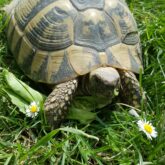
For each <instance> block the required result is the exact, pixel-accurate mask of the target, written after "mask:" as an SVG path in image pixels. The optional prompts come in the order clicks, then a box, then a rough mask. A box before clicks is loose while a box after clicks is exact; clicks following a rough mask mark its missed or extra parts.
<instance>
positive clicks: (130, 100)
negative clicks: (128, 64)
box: [119, 70, 142, 108]
mask: <svg viewBox="0 0 165 165" xmlns="http://www.w3.org/2000/svg"><path fill="white" fill-rule="evenodd" d="M119 74H120V77H121V90H120V94H121V97H122V100H123V102H124V103H126V104H128V105H131V106H133V107H136V108H139V107H140V105H141V100H142V93H141V89H140V85H139V82H138V80H137V79H136V76H135V74H134V73H132V72H130V71H122V70H120V71H119Z"/></svg>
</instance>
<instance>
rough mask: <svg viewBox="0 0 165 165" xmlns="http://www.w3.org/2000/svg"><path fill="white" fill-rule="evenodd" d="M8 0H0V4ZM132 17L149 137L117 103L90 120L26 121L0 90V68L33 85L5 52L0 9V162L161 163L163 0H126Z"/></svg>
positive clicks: (164, 141)
mask: <svg viewBox="0 0 165 165" xmlns="http://www.w3.org/2000/svg"><path fill="white" fill-rule="evenodd" d="M8 2H9V0H0V7H2V6H4V5H5V4H6V3H8ZM127 2H128V5H129V7H130V10H131V11H132V12H133V14H134V17H135V19H136V21H137V24H138V28H139V33H140V37H141V46H142V52H143V65H144V74H143V75H142V76H141V78H140V81H141V84H142V86H143V89H144V91H145V93H146V97H147V102H146V103H144V104H143V105H142V106H141V108H140V109H141V113H140V116H141V117H142V118H145V119H146V120H148V121H150V122H151V123H152V124H153V126H155V128H156V130H157V132H158V136H157V137H156V138H153V139H152V140H150V139H148V138H147V137H146V135H145V134H144V133H143V132H141V131H139V128H138V126H137V119H136V118H135V117H134V116H131V115H130V114H129V108H127V107H125V106H122V105H118V104H117V105H115V104H114V103H113V105H111V106H108V107H106V108H104V109H102V110H99V111H98V112H99V113H98V115H97V117H96V119H95V120H94V121H93V122H91V123H85V124H84V123H80V122H78V121H75V120H66V121H65V122H64V123H62V125H61V128H59V129H56V130H53V131H50V130H48V129H47V125H46V124H45V121H44V119H43V117H42V115H39V116H38V117H37V118H34V119H30V118H28V117H26V116H25V115H24V114H22V113H21V112H20V111H19V109H18V108H17V107H16V106H15V105H13V104H12V103H11V101H10V98H9V97H8V96H7V95H6V94H5V92H4V90H3V89H4V82H3V81H4V80H3V75H2V72H1V71H2V69H4V68H5V69H8V70H10V71H11V72H12V73H14V74H15V75H16V76H17V77H18V78H19V79H21V80H22V81H24V82H26V83H27V84H29V85H30V86H32V87H33V88H35V89H37V90H40V92H41V91H42V88H36V87H37V86H38V85H37V83H34V82H32V81H31V80H29V79H28V78H27V77H26V76H24V75H23V73H22V72H21V71H20V69H19V68H18V66H17V64H16V63H15V61H14V58H13V56H12V54H11V53H10V52H9V50H8V48H7V43H6V37H5V32H4V31H5V21H4V13H3V12H2V11H1V12H0V81H1V83H0V164H4V165H8V164H9V165H14V164H15V165H18V164H34V165H35V164H36V165H38V164H44V165H45V164H52V165H54V164H60V165H97V164H98V165H109V164H110V165H137V164H139V165H146V164H153V165H164V164H165V2H164V1H163V0H153V1H148V0H142V1H138V0H128V1H127Z"/></svg>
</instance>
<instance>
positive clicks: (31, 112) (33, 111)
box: [26, 101, 40, 118]
mask: <svg viewBox="0 0 165 165" xmlns="http://www.w3.org/2000/svg"><path fill="white" fill-rule="evenodd" d="M39 109H40V108H39V105H38V103H36V102H35V101H33V102H31V103H30V105H29V106H28V107H27V108H26V115H27V116H28V117H31V118H34V117H35V116H37V115H38V112H39Z"/></svg>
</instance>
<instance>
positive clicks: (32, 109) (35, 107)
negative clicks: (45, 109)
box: [30, 105, 37, 113]
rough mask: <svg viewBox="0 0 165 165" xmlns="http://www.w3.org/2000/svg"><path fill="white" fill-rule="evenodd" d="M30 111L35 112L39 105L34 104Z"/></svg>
mask: <svg viewBox="0 0 165 165" xmlns="http://www.w3.org/2000/svg"><path fill="white" fill-rule="evenodd" d="M30 111H31V112H33V113H35V112H37V106H36V105H32V106H31V108H30Z"/></svg>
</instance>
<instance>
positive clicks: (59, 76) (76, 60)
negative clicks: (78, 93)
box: [7, 0, 141, 84]
mask: <svg viewBox="0 0 165 165" xmlns="http://www.w3.org/2000/svg"><path fill="white" fill-rule="evenodd" d="M7 38H8V41H9V46H10V49H11V51H12V53H13V54H14V56H15V58H16V61H17V62H18V64H19V66H20V67H21V69H22V70H23V71H24V73H25V74H26V75H27V76H29V77H30V78H31V79H33V80H35V81H38V82H44V83H47V84H58V83H61V82H64V81H67V80H70V79H73V78H75V77H77V76H79V75H84V74H87V73H89V72H90V71H91V70H93V69H96V68H98V67H104V66H111V67H114V68H119V69H124V70H130V71H132V72H135V73H138V72H139V69H140V68H141V51H140V46H139V45H140V41H139V35H138V30H137V26H136V22H135V20H134V18H133V16H132V14H131V13H130V11H129V9H128V6H127V5H126V3H125V2H124V1H123V0H92V1H91V0H19V1H18V4H17V5H16V7H15V8H14V10H13V12H12V13H11V19H10V22H9V26H8V29H7Z"/></svg>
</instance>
